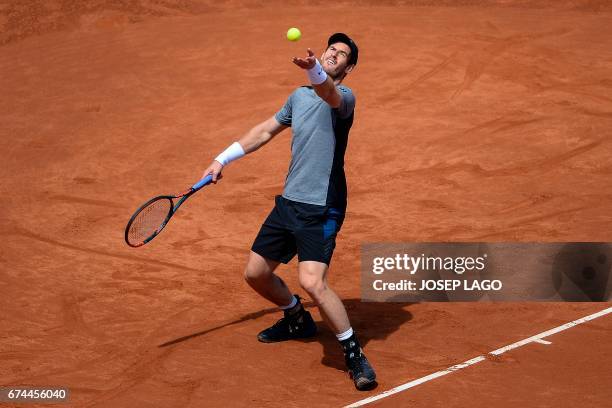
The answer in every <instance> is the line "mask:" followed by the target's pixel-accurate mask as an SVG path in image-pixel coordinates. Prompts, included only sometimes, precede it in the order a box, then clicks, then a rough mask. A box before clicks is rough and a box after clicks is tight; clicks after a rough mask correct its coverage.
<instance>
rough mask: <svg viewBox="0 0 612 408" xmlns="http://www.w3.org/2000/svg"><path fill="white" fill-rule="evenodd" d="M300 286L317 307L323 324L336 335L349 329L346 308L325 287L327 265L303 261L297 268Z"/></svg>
mask: <svg viewBox="0 0 612 408" xmlns="http://www.w3.org/2000/svg"><path fill="white" fill-rule="evenodd" d="M298 271H299V279H300V285H301V286H302V288H303V289H304V290H305V291H306V292H308V294H309V295H310V297H311V298H312V300H314V301H315V303H316V304H317V306H318V307H319V312H320V313H321V316H322V317H323V319H324V320H325V323H327V325H328V326H329V328H330V329H332V331H333V332H334V333H336V334H339V333H344V332H345V331H347V330H348V329H350V327H351V324H350V322H349V318H348V315H347V314H346V308H345V307H344V304H342V301H341V300H340V298H339V297H338V295H336V293H335V292H334V291H333V290H332V289H331V288H330V287H329V286H328V285H327V279H326V278H327V265H326V264H324V263H322V262H315V261H304V262H300V263H299V266H298Z"/></svg>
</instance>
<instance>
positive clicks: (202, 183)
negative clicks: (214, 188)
mask: <svg viewBox="0 0 612 408" xmlns="http://www.w3.org/2000/svg"><path fill="white" fill-rule="evenodd" d="M211 181H212V175H210V174H209V175H208V176H206V177H204V178H203V179H202V180H200V181H198V182H197V183H195V184H194V185H193V186H192V187H191V188H192V189H194V190H195V191H198V190H199V189H201V188H202V187H204V186H205V185H207V184H210V183H211Z"/></svg>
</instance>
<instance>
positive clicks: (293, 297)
mask: <svg viewBox="0 0 612 408" xmlns="http://www.w3.org/2000/svg"><path fill="white" fill-rule="evenodd" d="M297 302H298V301H297V297H295V296H293V295H291V303H289V304H288V305H287V306H280V309H281V310H288V309H292V308H294V307H295V305H297Z"/></svg>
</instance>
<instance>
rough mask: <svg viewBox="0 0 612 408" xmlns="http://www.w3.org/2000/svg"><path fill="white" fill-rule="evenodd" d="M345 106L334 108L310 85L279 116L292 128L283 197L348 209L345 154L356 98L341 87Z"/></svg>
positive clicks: (297, 92)
mask: <svg viewBox="0 0 612 408" xmlns="http://www.w3.org/2000/svg"><path fill="white" fill-rule="evenodd" d="M337 88H338V91H339V92H340V95H341V96H342V103H341V104H340V106H339V107H338V108H337V109H333V108H332V107H331V106H329V105H328V104H327V103H326V102H325V101H324V100H323V99H321V98H320V97H319V96H318V95H317V94H316V93H315V91H314V89H313V88H312V87H310V86H303V87H300V88H298V89H296V90H295V91H294V92H293V93H292V94H291V95H290V96H289V98H288V99H287V102H286V103H285V105H284V106H283V107H282V108H281V110H280V111H278V112H277V113H276V115H275V117H276V120H277V121H278V122H279V123H280V124H282V125H285V126H291V128H292V132H293V137H292V139H291V163H290V165H289V173H288V174H287V179H286V181H285V189H284V190H283V197H285V198H286V199H288V200H292V201H298V202H301V203H307V204H315V205H324V206H330V207H334V208H339V209H342V210H344V209H345V208H346V194H347V191H346V178H345V175H344V152H345V151H346V144H347V141H348V133H349V130H350V128H351V125H352V124H353V110H354V108H355V97H354V96H353V92H352V91H351V90H350V89H349V88H347V87H346V86H343V85H339V86H338V87H337Z"/></svg>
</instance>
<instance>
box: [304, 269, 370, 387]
mask: <svg viewBox="0 0 612 408" xmlns="http://www.w3.org/2000/svg"><path fill="white" fill-rule="evenodd" d="M327 269H328V266H327V265H326V264H325V263H322V262H316V261H303V262H300V263H299V266H298V271H299V279H300V285H301V286H302V288H303V289H304V290H305V291H306V292H308V294H309V295H310V296H311V297H312V299H313V300H314V301H315V302H316V303H317V306H318V307H319V311H320V312H321V316H322V317H323V319H325V321H326V322H327V324H328V325H329V327H330V329H332V330H333V331H334V333H335V334H336V338H337V339H338V341H339V342H340V345H341V346H342V350H343V351H344V359H345V362H346V366H347V369H348V372H349V374H350V375H351V377H352V378H353V381H354V382H355V387H357V389H359V390H368V389H371V388H373V387H375V386H376V374H375V373H374V370H373V369H372V367H371V366H370V363H369V362H368V360H367V358H366V356H365V354H363V350H362V349H361V345H360V344H359V341H358V340H357V336H356V335H355V333H354V332H353V329H352V327H351V325H350V323H349V319H348V315H347V313H346V309H345V307H344V305H343V304H342V301H341V300H340V298H338V296H337V295H336V294H335V293H334V291H333V290H331V288H330V287H329V286H328V285H327V279H326V276H327Z"/></svg>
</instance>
